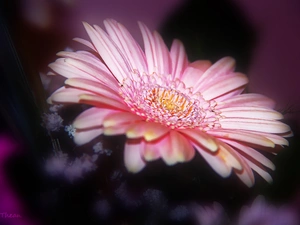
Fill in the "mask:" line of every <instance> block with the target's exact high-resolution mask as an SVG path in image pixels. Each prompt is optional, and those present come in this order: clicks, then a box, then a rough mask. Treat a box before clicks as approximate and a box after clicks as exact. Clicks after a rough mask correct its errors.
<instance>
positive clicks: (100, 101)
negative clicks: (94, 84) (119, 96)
mask: <svg viewBox="0 0 300 225" xmlns="http://www.w3.org/2000/svg"><path fill="white" fill-rule="evenodd" d="M79 98H80V103H84V104H88V105H94V106H98V107H104V106H106V107H107V106H108V107H111V108H115V109H120V110H124V111H129V109H128V107H127V106H126V105H125V104H123V102H119V101H116V100H114V99H111V98H107V97H105V96H101V95H93V94H82V95H80V96H79Z"/></svg>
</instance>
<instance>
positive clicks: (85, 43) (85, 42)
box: [73, 38, 97, 52]
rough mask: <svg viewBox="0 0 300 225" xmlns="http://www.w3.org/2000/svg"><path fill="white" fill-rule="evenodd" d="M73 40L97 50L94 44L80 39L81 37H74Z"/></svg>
mask: <svg viewBox="0 0 300 225" xmlns="http://www.w3.org/2000/svg"><path fill="white" fill-rule="evenodd" d="M73 40H74V41H77V42H78V43H81V44H83V45H85V46H87V47H89V48H90V49H92V50H93V51H95V52H96V51H97V50H96V48H95V46H94V45H93V44H92V43H91V42H90V41H87V40H85V39H82V38H74V39H73Z"/></svg>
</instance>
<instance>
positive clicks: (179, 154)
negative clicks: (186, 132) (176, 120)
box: [170, 130, 195, 162]
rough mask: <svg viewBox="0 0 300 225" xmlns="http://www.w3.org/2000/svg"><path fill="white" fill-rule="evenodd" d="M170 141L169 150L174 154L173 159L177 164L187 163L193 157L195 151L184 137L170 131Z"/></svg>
mask: <svg viewBox="0 0 300 225" xmlns="http://www.w3.org/2000/svg"><path fill="white" fill-rule="evenodd" d="M170 140H171V148H172V150H173V152H174V154H173V157H175V160H176V161H177V162H187V161H190V160H191V159H192V158H193V157H194V155H195V150H194V148H193V146H192V144H191V143H190V142H189V141H188V140H187V138H186V137H185V136H183V135H181V134H180V133H179V132H177V131H174V130H171V131H170Z"/></svg>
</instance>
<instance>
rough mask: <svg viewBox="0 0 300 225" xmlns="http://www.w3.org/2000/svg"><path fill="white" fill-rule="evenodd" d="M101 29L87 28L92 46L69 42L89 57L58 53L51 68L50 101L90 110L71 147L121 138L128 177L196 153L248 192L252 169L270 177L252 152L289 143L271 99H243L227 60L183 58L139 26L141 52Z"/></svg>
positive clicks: (109, 24) (178, 49) (111, 28)
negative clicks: (59, 80)
mask: <svg viewBox="0 0 300 225" xmlns="http://www.w3.org/2000/svg"><path fill="white" fill-rule="evenodd" d="M104 25H105V28H106V32H105V31H104V30H103V29H101V28H100V27H98V26H96V25H95V26H94V27H92V26H90V25H88V24H87V23H84V27H85V29H86V31H87V33H88V35H89V37H90V39H91V42H90V41H87V40H83V39H78V38H77V39H76V40H77V41H79V42H81V43H82V44H84V45H86V46H88V47H89V48H90V50H91V51H90V52H88V51H77V52H65V51H64V52H59V53H58V56H60V57H61V58H59V59H57V60H56V61H55V62H54V63H51V64H50V65H49V66H50V68H51V69H52V70H53V71H54V72H55V74H59V75H61V76H64V77H66V78H67V79H66V81H65V86H63V87H61V88H60V89H58V90H57V91H55V92H54V93H53V94H52V96H51V97H50V98H49V102H50V103H85V104H89V105H92V106H93V107H92V108H90V109H87V110H85V111H84V112H83V113H81V114H80V115H79V116H78V117H77V118H76V119H75V121H74V123H73V125H74V127H75V128H76V133H75V135H74V141H75V142H76V143H77V144H79V145H82V144H85V143H87V142H89V141H91V140H92V139H94V138H95V137H97V136H98V135H101V134H104V135H119V134H125V135H126V136H127V142H126V144H125V149H124V155H125V156H124V158H125V166H126V167H127V169H128V170H129V171H131V172H138V171H140V170H142V169H143V168H144V167H145V165H146V162H147V161H152V160H155V159H158V158H162V159H163V160H164V161H165V162H166V163H167V164H168V165H173V164H176V163H178V162H187V161H189V160H191V159H192V158H193V157H194V155H195V149H196V150H197V151H198V152H199V153H200V154H201V155H202V156H203V158H204V159H205V160H206V161H207V162H208V163H209V164H210V165H211V167H212V168H213V169H214V170H215V171H216V172H217V173H218V174H220V175H221V176H222V177H227V176H229V175H230V174H231V172H232V171H234V172H235V173H236V174H237V176H238V177H239V178H240V179H241V180H242V181H243V182H244V183H245V184H246V185H248V186H251V185H253V183H254V176H253V172H252V170H255V171H256V172H257V173H259V174H260V175H261V176H262V177H263V178H265V179H266V180H267V181H269V182H270V181H271V177H270V175H269V174H268V173H267V172H266V171H265V167H267V168H270V169H274V165H273V163H272V162H271V161H270V160H269V159H267V158H266V157H265V156H264V155H263V154H261V153H260V152H259V151H257V150H255V149H254V147H255V148H256V149H267V151H269V152H273V153H275V152H276V150H275V146H276V145H281V146H282V145H288V142H287V141H286V139H285V138H284V137H285V136H286V135H287V133H288V132H290V128H289V126H287V125H286V124H284V123H282V122H280V121H278V120H280V119H282V115H281V114H280V113H278V112H277V111H275V110H273V107H274V102H273V101H272V100H270V99H268V98H267V97H264V96H262V95H259V94H242V92H243V90H244V88H245V85H246V84H247V82H248V79H247V77H246V76H245V75H243V74H241V73H238V72H234V67H235V61H234V59H232V58H230V57H225V58H223V59H221V60H219V61H217V62H216V63H214V64H211V62H209V61H203V60H198V61H195V62H189V61H188V59H187V56H186V53H185V50H184V47H183V45H182V43H181V42H180V41H178V40H174V42H173V43H172V46H171V48H170V50H169V49H168V48H167V46H166V45H165V43H164V42H163V40H162V38H161V36H160V35H159V34H158V33H157V32H154V33H151V32H150V31H149V30H148V28H147V27H146V26H145V25H144V24H143V23H139V27H140V30H141V32H142V36H143V40H144V51H143V50H142V49H141V47H140V46H139V45H138V44H137V42H136V41H135V40H134V39H133V37H132V36H131V35H130V33H129V32H128V31H127V30H126V28H125V27H124V26H123V25H121V24H119V23H117V22H116V21H114V20H105V21H104ZM51 74H53V73H51Z"/></svg>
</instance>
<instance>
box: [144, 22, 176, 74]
mask: <svg viewBox="0 0 300 225" xmlns="http://www.w3.org/2000/svg"><path fill="white" fill-rule="evenodd" d="M139 27H140V30H141V32H142V36H143V40H144V47H145V54H146V59H147V64H148V73H149V74H152V73H158V74H161V75H164V74H165V75H168V74H170V72H171V66H172V64H171V60H170V55H169V51H168V49H167V47H166V45H165V43H164V42H163V40H162V38H161V36H160V35H159V34H158V33H157V32H154V34H152V33H151V32H150V31H149V29H148V28H147V26H146V25H145V24H143V23H141V22H139Z"/></svg>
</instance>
